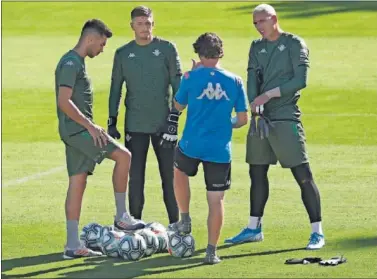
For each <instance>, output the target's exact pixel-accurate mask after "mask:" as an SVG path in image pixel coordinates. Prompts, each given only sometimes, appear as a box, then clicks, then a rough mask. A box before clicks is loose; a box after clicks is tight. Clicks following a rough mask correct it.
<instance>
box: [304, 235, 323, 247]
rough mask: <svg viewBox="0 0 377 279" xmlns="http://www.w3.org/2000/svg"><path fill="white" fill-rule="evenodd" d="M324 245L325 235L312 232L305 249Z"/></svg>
mask: <svg viewBox="0 0 377 279" xmlns="http://www.w3.org/2000/svg"><path fill="white" fill-rule="evenodd" d="M323 246H325V236H324V235H322V234H319V233H316V232H314V233H312V234H311V235H310V238H309V244H308V246H306V249H307V250H318V249H321V248H322V247H323Z"/></svg>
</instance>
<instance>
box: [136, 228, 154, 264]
mask: <svg viewBox="0 0 377 279" xmlns="http://www.w3.org/2000/svg"><path fill="white" fill-rule="evenodd" d="M137 233H138V234H140V235H141V236H142V237H143V238H144V240H145V244H146V245H147V249H145V252H144V256H145V257H149V256H151V255H153V254H154V253H156V252H157V250H158V248H159V241H158V237H157V235H156V234H155V233H154V232H152V230H151V229H149V228H145V229H142V230H139V231H137Z"/></svg>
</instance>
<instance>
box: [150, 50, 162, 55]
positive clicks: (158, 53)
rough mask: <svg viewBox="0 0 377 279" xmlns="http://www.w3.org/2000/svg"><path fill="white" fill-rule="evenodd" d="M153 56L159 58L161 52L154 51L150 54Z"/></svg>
mask: <svg viewBox="0 0 377 279" xmlns="http://www.w3.org/2000/svg"><path fill="white" fill-rule="evenodd" d="M152 53H153V54H154V55H155V56H159V55H160V54H161V51H159V50H158V49H155V50H154V51H153V52H152Z"/></svg>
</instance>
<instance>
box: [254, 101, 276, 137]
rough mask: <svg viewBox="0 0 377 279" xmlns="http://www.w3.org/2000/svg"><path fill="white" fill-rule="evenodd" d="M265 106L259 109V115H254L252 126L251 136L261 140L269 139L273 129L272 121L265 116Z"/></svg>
mask: <svg viewBox="0 0 377 279" xmlns="http://www.w3.org/2000/svg"><path fill="white" fill-rule="evenodd" d="M263 110H264V108H263V105H261V106H260V107H257V113H252V116H251V124H250V136H255V135H256V136H258V137H260V139H265V138H268V136H269V135H270V128H273V127H274V125H273V124H272V122H271V120H270V119H268V118H267V117H266V116H264V115H263Z"/></svg>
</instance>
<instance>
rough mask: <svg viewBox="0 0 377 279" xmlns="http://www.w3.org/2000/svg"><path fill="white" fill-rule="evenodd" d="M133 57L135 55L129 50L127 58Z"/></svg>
mask: <svg viewBox="0 0 377 279" xmlns="http://www.w3.org/2000/svg"><path fill="white" fill-rule="evenodd" d="M133 57H136V55H135V53H133V52H131V53H130V54H128V58H133Z"/></svg>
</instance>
